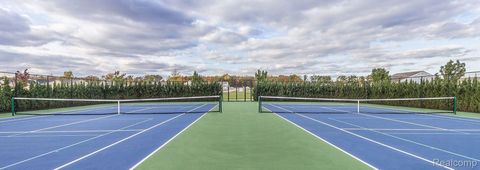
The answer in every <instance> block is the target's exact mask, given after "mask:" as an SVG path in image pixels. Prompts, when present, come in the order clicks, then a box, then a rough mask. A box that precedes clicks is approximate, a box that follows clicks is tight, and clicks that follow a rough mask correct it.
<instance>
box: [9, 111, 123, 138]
mask: <svg viewBox="0 0 480 170" xmlns="http://www.w3.org/2000/svg"><path fill="white" fill-rule="evenodd" d="M118 115H119V114H115V115H108V116H102V117H98V118H94V119H86V120H81V121H76V122H72V123H67V124H62V125H57V126H52V127H47V128H42V129H37V130H32V131H27V132H25V133H19V134H13V135H10V136H18V135H22V134H27V133H36V132H39V131H44V130H48V129H54V128H59V127H64V126H70V125H75V124H80V123H85V122H90V121H94V120H100V119H104V118H109V117H114V116H118Z"/></svg>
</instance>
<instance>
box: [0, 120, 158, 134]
mask: <svg viewBox="0 0 480 170" xmlns="http://www.w3.org/2000/svg"><path fill="white" fill-rule="evenodd" d="M142 120H152V118H150V119H142ZM142 130H144V129H126V130H52V131H50V130H49V131H39V132H35V133H34V134H42V133H106V132H135V131H142ZM29 132H30V131H3V132H0V134H10V133H29Z"/></svg>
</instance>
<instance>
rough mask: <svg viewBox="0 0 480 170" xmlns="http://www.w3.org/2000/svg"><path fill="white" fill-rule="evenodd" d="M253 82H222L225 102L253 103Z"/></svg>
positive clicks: (236, 80) (238, 80)
mask: <svg viewBox="0 0 480 170" xmlns="http://www.w3.org/2000/svg"><path fill="white" fill-rule="evenodd" d="M254 84H255V82H254V81H253V80H241V79H233V80H229V81H225V82H222V87H223V101H227V102H230V101H242V102H250V101H253V88H254V87H255V86H254Z"/></svg>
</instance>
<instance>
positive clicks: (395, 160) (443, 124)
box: [264, 104, 480, 169]
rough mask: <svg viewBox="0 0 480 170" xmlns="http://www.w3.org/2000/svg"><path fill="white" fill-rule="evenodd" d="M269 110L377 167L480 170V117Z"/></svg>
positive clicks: (336, 108)
mask: <svg viewBox="0 0 480 170" xmlns="http://www.w3.org/2000/svg"><path fill="white" fill-rule="evenodd" d="M264 107H265V108H267V109H268V110H270V111H272V112H274V113H276V114H277V115H278V116H280V117H282V118H284V119H285V120H287V121H289V122H291V123H294V124H295V125H297V126H299V127H300V128H302V129H304V130H306V131H308V132H309V133H311V134H313V135H315V136H316V137H317V138H319V139H321V140H324V141H326V142H328V143H330V144H332V145H334V146H335V147H337V148H339V149H341V150H343V151H344V152H345V153H347V154H349V155H351V156H352V157H354V158H356V159H358V160H359V161H362V162H364V163H365V164H367V165H369V166H370V167H372V168H374V169H480V165H478V164H480V119H471V118H461V117H455V116H449V115H444V114H411V113H410V114H381V110H380V109H378V108H369V107H362V108H361V110H363V111H365V112H369V113H378V114H364V113H356V112H357V110H356V109H357V108H356V107H353V106H342V105H301V104H265V105H264ZM314 110H318V111H319V113H314V112H313V111H314ZM328 110H331V112H332V113H328V112H325V111H328ZM320 112H322V113H320ZM333 112H344V113H333ZM385 112H386V113H390V112H391V110H385Z"/></svg>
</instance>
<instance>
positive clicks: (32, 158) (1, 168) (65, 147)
mask: <svg viewBox="0 0 480 170" xmlns="http://www.w3.org/2000/svg"><path fill="white" fill-rule="evenodd" d="M147 121H150V120H144V121H140V122H137V123H134V124H132V125H129V126H125V127H122V128H119V130H120V129H126V128H129V127H133V126H136V125H139V124H142V123H145V122H147ZM112 133H115V132H109V133H105V134H101V135H98V136H95V137H92V138H89V139H85V140H82V141H80V142H77V143H74V144H71V145H68V146H64V147H61V148H58V149H55V150H52V151H50V152H46V153H43V154H40V155H37V156H34V157H30V158H28V159H24V160H22V161H19V162H15V163H13V164H10V165H7V166H4V167H0V170H3V169H7V168H10V167H12V166H16V165H19V164H22V163H25V162H28V161H31V160H34V159H37V158H40V157H43V156H45V155H49V154H52V153H57V152H60V151H62V150H65V149H68V148H71V147H73V146H77V145H79V144H82V143H85V142H88V141H91V140H94V139H97V138H100V137H102V136H106V135H109V134H112Z"/></svg>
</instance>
